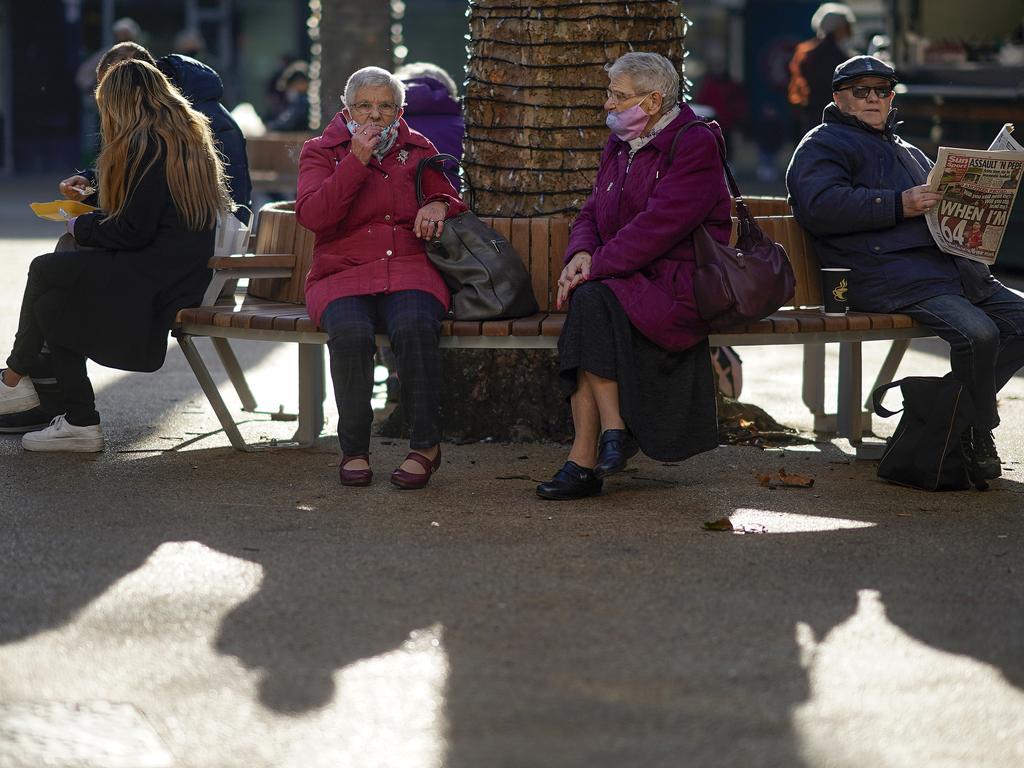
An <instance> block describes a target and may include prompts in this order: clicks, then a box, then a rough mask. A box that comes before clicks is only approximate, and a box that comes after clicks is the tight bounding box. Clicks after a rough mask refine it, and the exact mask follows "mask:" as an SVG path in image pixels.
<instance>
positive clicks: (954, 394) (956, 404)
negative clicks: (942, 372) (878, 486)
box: [871, 376, 988, 491]
mask: <svg viewBox="0 0 1024 768" xmlns="http://www.w3.org/2000/svg"><path fill="white" fill-rule="evenodd" d="M894 387H899V388H900V389H901V390H902V391H903V409H902V413H903V416H901V417H900V423H899V424H898V425H897V427H896V431H895V432H894V433H893V435H892V437H890V438H889V440H888V441H887V442H886V445H885V453H883V454H882V459H881V461H879V462H878V476H879V477H880V478H882V479H883V480H888V481H889V482H890V483H897V484H899V485H908V486H911V487H913V488H921V489H923V490H926V491H963V490H966V489H968V488H970V487H971V486H972V485H973V486H974V487H975V488H977V489H978V490H979V491H984V490H986V489H987V488H988V483H986V482H985V480H984V478H982V477H981V473H980V472H979V471H978V468H977V465H976V463H975V461H974V454H973V451H965V450H964V442H965V440H969V439H970V429H971V425H972V424H973V423H974V416H975V411H974V401H973V400H972V399H971V394H970V392H968V391H967V387H965V386H964V385H963V384H961V383H960V382H959V381H957V380H956V379H953V378H952V377H937V376H908V377H907V378H905V379H900V380H899V381H894V382H892V383H891V384H886V385H884V386H881V387H879V388H878V389H876V390H875V391H874V392H873V393H872V394H871V400H872V403H873V404H874V409H875V413H877V414H878V415H879V416H882V417H889V416H895V415H896V414H897V413H900V411H890V410H888V409H886V408H884V407H883V406H882V397H884V395H885V393H886V392H887V391H888V390H890V389H892V388H894Z"/></svg>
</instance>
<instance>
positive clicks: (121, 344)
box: [47, 155, 214, 371]
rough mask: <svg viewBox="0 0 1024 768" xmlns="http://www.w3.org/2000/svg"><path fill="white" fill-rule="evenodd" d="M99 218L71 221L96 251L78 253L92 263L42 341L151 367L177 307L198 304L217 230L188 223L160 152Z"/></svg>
mask: <svg viewBox="0 0 1024 768" xmlns="http://www.w3.org/2000/svg"><path fill="white" fill-rule="evenodd" d="M145 165H146V161H145V160H144V161H143V163H142V167H145ZM104 218H105V214H103V213H88V214H85V215H83V216H79V217H78V219H77V220H76V221H75V225H74V234H75V240H77V241H78V243H79V244H80V245H83V246H87V247H90V248H96V249H98V250H93V251H83V252H82V254H81V255H82V258H83V259H88V260H89V268H88V269H87V270H86V271H85V272H83V274H82V277H81V278H80V280H79V282H78V284H77V285H76V287H75V290H74V291H73V292H72V293H71V294H70V295H69V299H68V302H67V304H66V305H65V306H64V308H63V311H62V312H61V314H60V316H59V317H58V318H56V319H55V320H54V321H53V322H52V324H50V325H49V326H48V328H47V340H48V341H51V342H52V343H54V344H58V345H60V346H63V347H67V348H69V349H73V350H76V351H78V352H81V353H82V354H84V355H85V356H86V357H88V358H90V359H91V360H94V361H96V362H97V363H99V364H100V365H105V366H108V367H110V368H120V369H122V370H126V371H155V370H157V369H158V368H160V366H162V365H163V362H164V357H165V355H166V354H167V333H168V331H169V330H170V328H171V324H172V323H173V322H174V317H175V315H176V314H177V312H178V310H179V309H183V308H184V307H189V306H196V305H197V304H198V303H199V301H200V300H201V299H202V297H203V292H204V291H205V290H206V286H207V285H208V284H209V282H210V277H211V273H210V270H209V268H208V267H207V262H208V261H209V259H210V257H211V256H212V255H213V241H214V230H213V229H212V228H211V229H208V230H205V231H202V232H192V231H189V230H188V229H186V227H185V225H184V224H183V223H182V221H181V219H180V218H179V217H178V212H177V210H176V209H175V207H174V202H173V200H172V199H171V193H170V190H169V189H168V187H167V180H166V175H165V166H164V160H163V157H162V155H161V157H160V158H158V160H157V162H156V163H155V164H154V165H153V167H152V168H151V169H150V170H149V171H148V172H147V173H145V174H144V175H143V176H142V177H141V178H140V179H139V181H138V183H137V184H136V185H135V187H134V188H133V189H131V190H129V192H128V202H127V204H126V205H125V207H124V209H123V210H122V212H121V215H120V216H118V217H117V218H116V219H110V220H106V221H105V220H104Z"/></svg>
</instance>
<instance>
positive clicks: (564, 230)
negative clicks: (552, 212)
mask: <svg viewBox="0 0 1024 768" xmlns="http://www.w3.org/2000/svg"><path fill="white" fill-rule="evenodd" d="M569 226H570V224H569V219H567V218H564V217H558V218H554V219H552V220H551V259H550V262H551V263H550V264H549V265H548V270H549V271H548V296H547V300H546V301H545V297H544V296H538V297H537V303H538V304H539V305H540V308H541V309H542V310H547V311H548V312H556V311H557V309H556V307H555V298H556V296H557V295H558V276H559V275H561V274H562V268H563V261H564V258H565V250H566V249H567V248H568V247H569Z"/></svg>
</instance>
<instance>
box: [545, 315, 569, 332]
mask: <svg viewBox="0 0 1024 768" xmlns="http://www.w3.org/2000/svg"><path fill="white" fill-rule="evenodd" d="M564 324H565V314H564V313H562V312H553V313H552V314H550V315H548V316H547V317H545V318H544V320H543V321H541V324H540V334H541V336H560V335H561V334H562V326H563V325H564Z"/></svg>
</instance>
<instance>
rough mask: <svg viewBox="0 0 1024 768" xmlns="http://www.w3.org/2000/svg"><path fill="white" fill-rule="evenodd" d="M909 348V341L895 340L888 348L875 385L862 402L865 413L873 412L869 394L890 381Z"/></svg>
mask: <svg viewBox="0 0 1024 768" xmlns="http://www.w3.org/2000/svg"><path fill="white" fill-rule="evenodd" d="M909 348H910V339H896V340H895V341H894V342H893V343H892V346H891V347H889V354H887V355H886V356H885V360H884V361H883V362H882V367H881V368H879V369H878V377H877V378H876V379H875V383H874V384H873V385H872V386H871V390H870V391H869V392H868V396H867V399H866V400H865V401H864V410H865V411H871V410H873V408H874V404H873V403H872V402H871V393H872V392H874V391H875V390H876V389H878V388H879V387H880V386H882V385H883V384H888V383H890V382H891V381H892V379H893V377H894V376H895V375H896V371H897V369H899V367H900V363H901V362H903V356H904V355H905V354H906V353H907V350H908V349H909Z"/></svg>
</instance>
